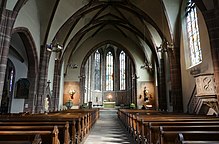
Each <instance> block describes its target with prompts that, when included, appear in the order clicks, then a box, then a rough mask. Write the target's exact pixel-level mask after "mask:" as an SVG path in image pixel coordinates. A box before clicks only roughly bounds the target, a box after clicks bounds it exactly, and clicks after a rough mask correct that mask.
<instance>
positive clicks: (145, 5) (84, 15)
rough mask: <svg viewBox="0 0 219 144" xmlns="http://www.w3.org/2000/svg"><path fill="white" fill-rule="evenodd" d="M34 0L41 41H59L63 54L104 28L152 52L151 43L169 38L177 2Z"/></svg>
mask: <svg viewBox="0 0 219 144" xmlns="http://www.w3.org/2000/svg"><path fill="white" fill-rule="evenodd" d="M36 3H37V6H38V9H39V15H40V21H41V40H42V41H41V44H42V45H45V44H46V43H49V42H58V43H61V44H63V45H64V48H65V51H64V53H63V55H62V56H65V58H66V56H67V57H70V55H71V53H73V51H75V50H76V49H77V48H79V47H80V45H82V44H83V43H84V42H85V41H86V40H88V39H89V38H95V37H96V36H97V35H98V34H100V33H101V32H104V31H106V32H107V33H110V32H111V31H114V32H115V31H116V32H117V33H119V34H120V35H121V36H122V37H124V38H125V39H127V40H128V41H131V42H133V43H135V44H136V45H138V46H139V47H140V48H141V49H142V52H146V51H147V48H145V47H144V45H145V44H146V45H147V47H148V48H149V49H150V50H151V53H154V54H156V51H155V47H156V46H159V45H160V43H161V42H162V39H165V40H167V41H168V42H173V32H174V29H175V27H176V25H177V16H178V13H179V10H180V6H181V0H166V1H165V3H164V2H163V1H162V0H153V1H152V0H56V1H55V0H37V1H36ZM168 7H169V8H171V9H167V8H168ZM170 16H171V17H170ZM107 33H106V35H107ZM118 43H119V40H118ZM67 59H68V58H67Z"/></svg>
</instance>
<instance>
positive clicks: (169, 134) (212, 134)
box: [160, 130, 219, 144]
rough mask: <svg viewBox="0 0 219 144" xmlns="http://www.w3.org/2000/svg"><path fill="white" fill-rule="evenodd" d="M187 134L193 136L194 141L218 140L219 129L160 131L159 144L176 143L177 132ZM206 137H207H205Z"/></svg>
mask: <svg viewBox="0 0 219 144" xmlns="http://www.w3.org/2000/svg"><path fill="white" fill-rule="evenodd" d="M180 133H181V134H182V135H187V136H189V137H193V138H194V140H195V141H202V140H203V141H205V140H207V141H219V137H218V134H219V131H205V130H202V131H196V130H193V131H192V130H189V131H180V130H179V131H161V134H162V137H161V139H160V144H175V143H177V142H176V140H177V135H178V134H180ZM206 137H207V138H206Z"/></svg>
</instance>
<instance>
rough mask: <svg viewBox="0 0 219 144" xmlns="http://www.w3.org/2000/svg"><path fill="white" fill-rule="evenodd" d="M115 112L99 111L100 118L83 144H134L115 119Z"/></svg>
mask: <svg viewBox="0 0 219 144" xmlns="http://www.w3.org/2000/svg"><path fill="white" fill-rule="evenodd" d="M116 112H117V110H115V109H103V110H100V118H99V119H98V120H97V122H96V123H95V125H94V127H93V128H92V130H91V131H90V134H89V136H88V137H87V138H86V140H85V142H84V144H135V142H134V141H133V139H132V138H131V137H130V135H129V134H128V133H127V131H126V130H125V128H124V126H123V125H122V123H121V122H120V121H119V119H118V117H117V113H116Z"/></svg>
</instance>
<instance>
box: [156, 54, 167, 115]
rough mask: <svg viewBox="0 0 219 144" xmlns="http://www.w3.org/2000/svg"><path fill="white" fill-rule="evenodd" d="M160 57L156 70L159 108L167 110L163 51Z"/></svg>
mask: <svg viewBox="0 0 219 144" xmlns="http://www.w3.org/2000/svg"><path fill="white" fill-rule="evenodd" d="M161 55H162V56H161V59H160V65H159V70H158V79H159V80H158V82H159V87H158V92H159V95H158V96H159V98H158V99H159V101H158V102H159V109H160V110H164V111H166V110H167V96H166V78H165V66H164V57H163V55H164V52H161Z"/></svg>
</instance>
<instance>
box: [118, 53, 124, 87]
mask: <svg viewBox="0 0 219 144" xmlns="http://www.w3.org/2000/svg"><path fill="white" fill-rule="evenodd" d="M119 62H120V63H119V64H120V90H125V76H126V74H125V52H124V51H121V53H120V55H119Z"/></svg>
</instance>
